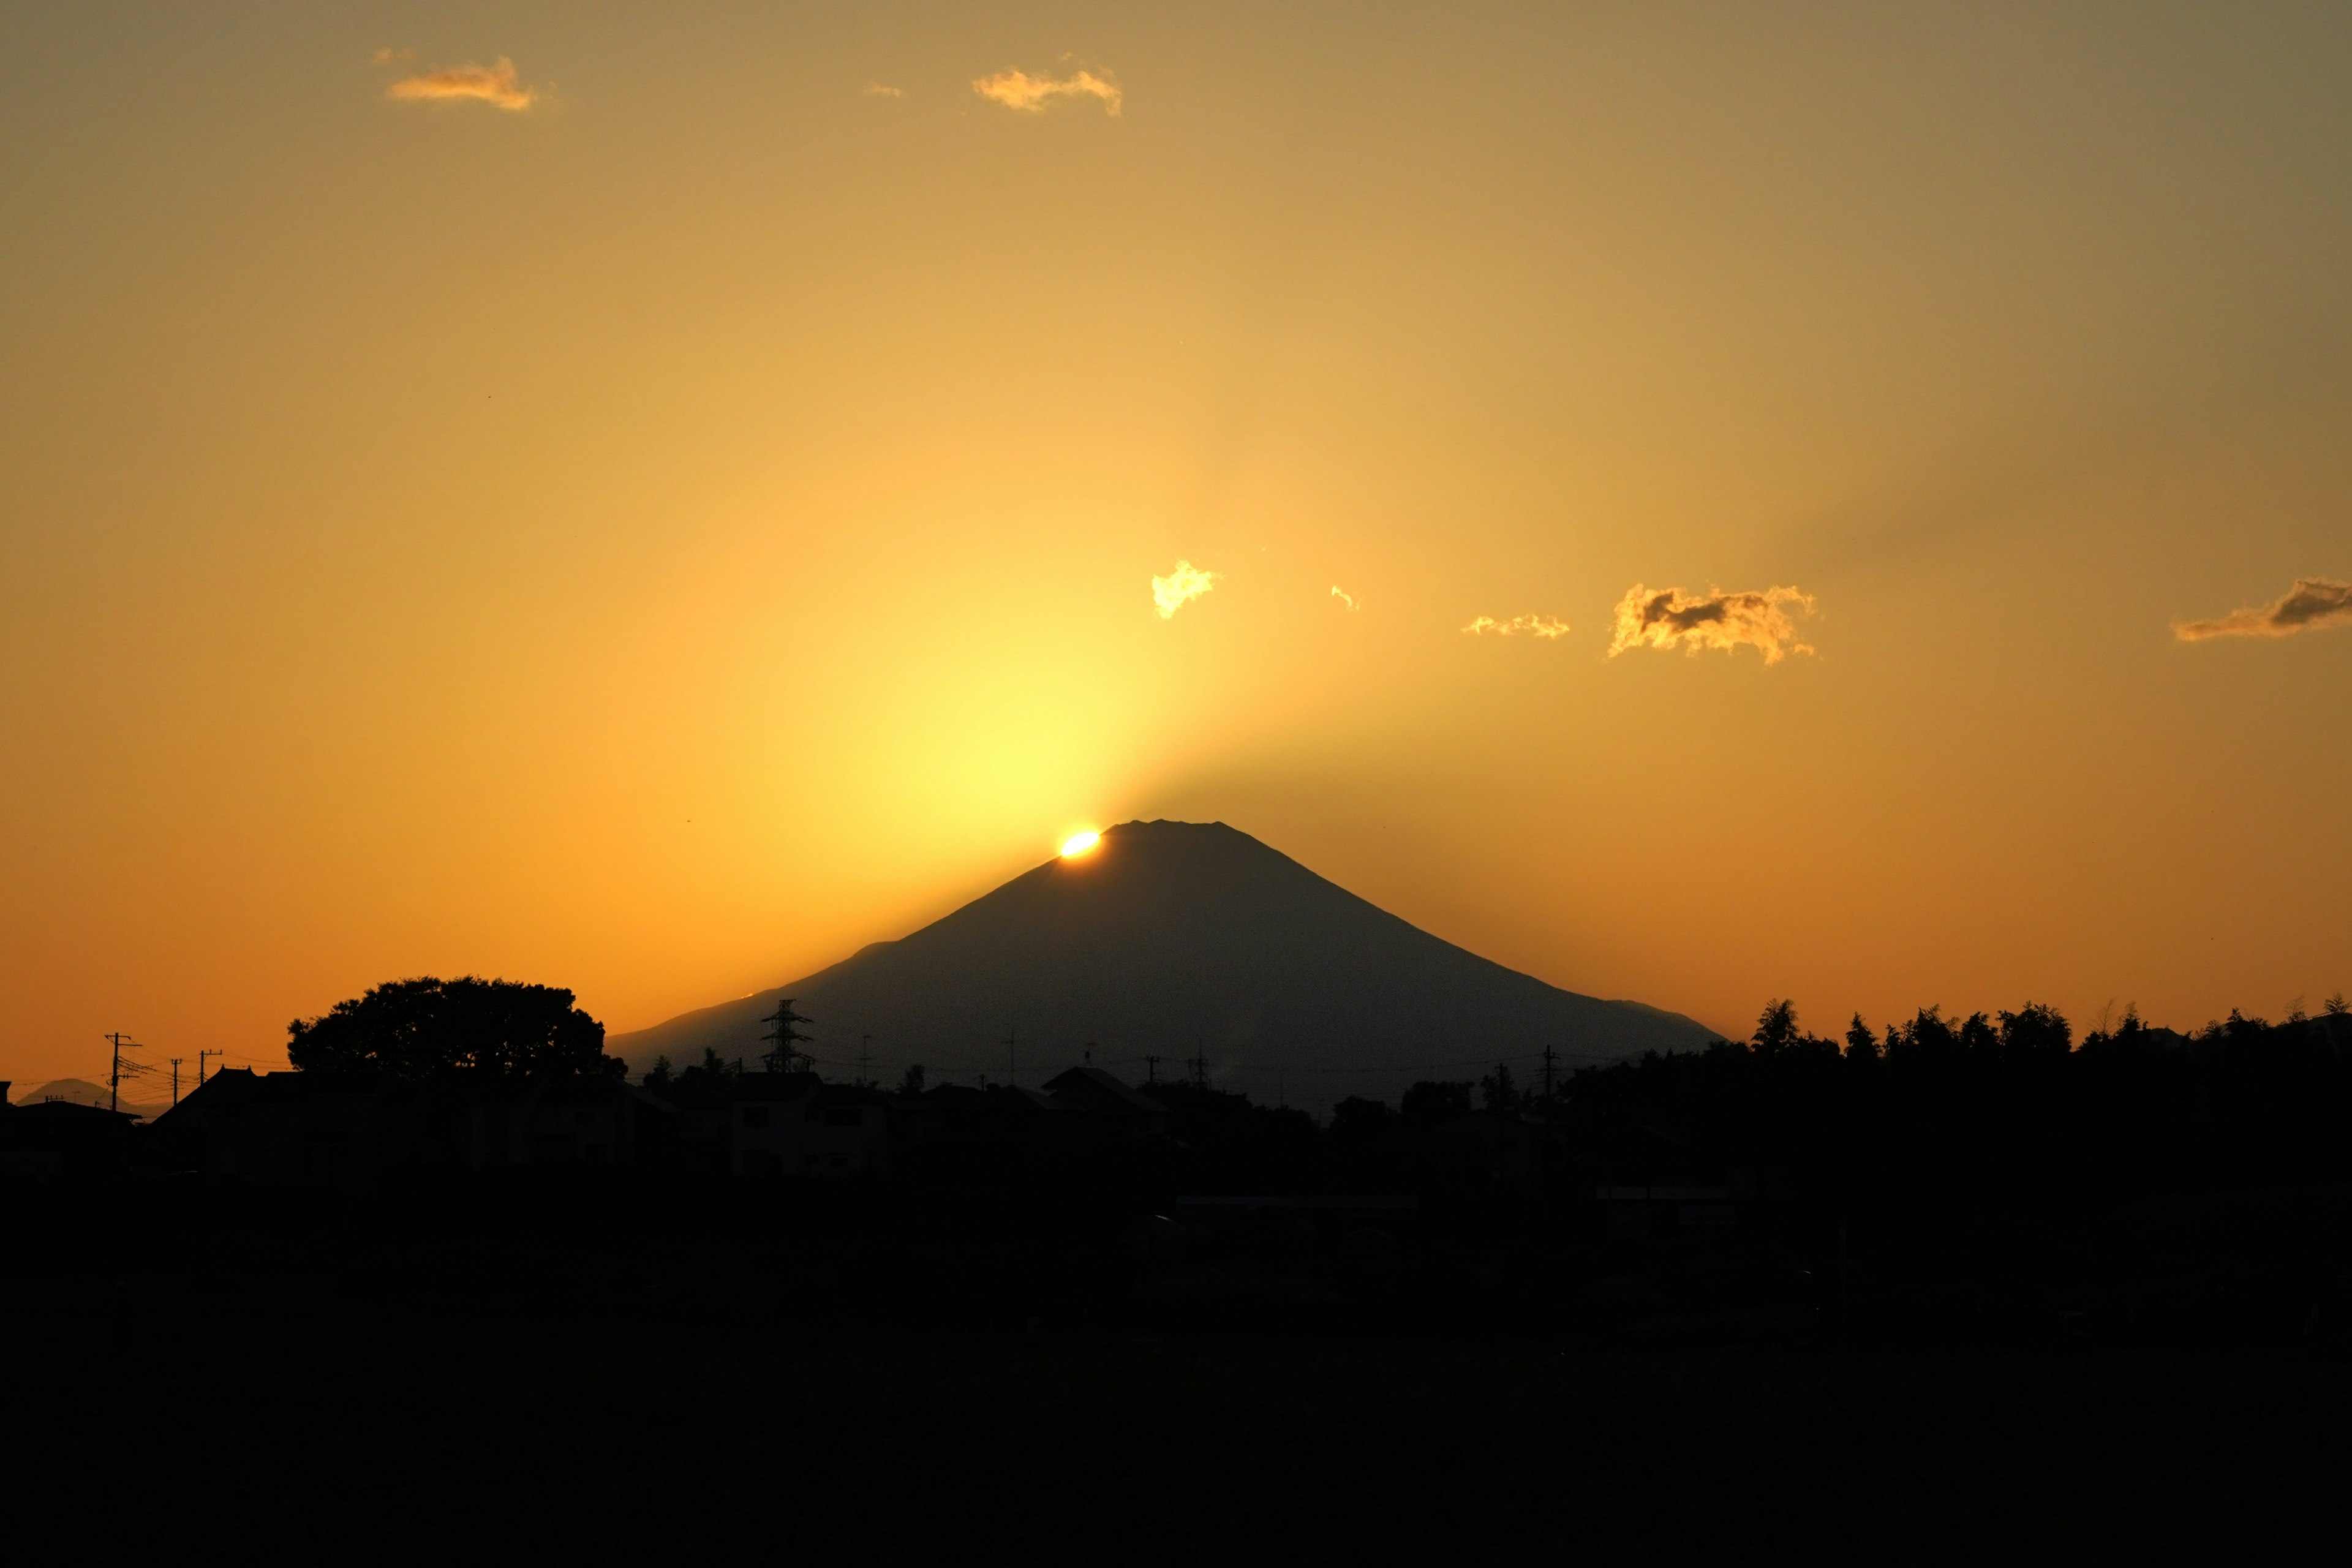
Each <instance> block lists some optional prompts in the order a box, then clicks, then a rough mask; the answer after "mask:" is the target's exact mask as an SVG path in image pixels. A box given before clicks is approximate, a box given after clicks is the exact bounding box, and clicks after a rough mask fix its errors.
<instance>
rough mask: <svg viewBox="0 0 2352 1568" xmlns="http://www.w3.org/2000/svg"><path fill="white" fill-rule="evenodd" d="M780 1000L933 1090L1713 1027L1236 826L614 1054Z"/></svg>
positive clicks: (1646, 1046)
mask: <svg viewBox="0 0 2352 1568" xmlns="http://www.w3.org/2000/svg"><path fill="white" fill-rule="evenodd" d="M782 996H790V997H792V998H793V1002H794V1005H795V1006H796V1007H797V1008H798V1009H799V1011H800V1012H802V1013H804V1014H806V1015H808V1016H809V1017H810V1018H811V1019H812V1020H813V1022H812V1024H811V1029H812V1032H813V1033H814V1036H815V1043H814V1045H813V1046H811V1047H809V1048H810V1049H811V1050H812V1051H813V1052H814V1054H815V1055H816V1056H817V1057H818V1058H820V1060H821V1061H823V1062H826V1063H829V1064H833V1065H836V1066H837V1065H840V1064H845V1063H848V1062H850V1061H852V1060H853V1059H854V1058H856V1056H857V1054H858V1052H859V1050H860V1048H861V1037H871V1044H870V1049H871V1052H872V1057H873V1061H874V1064H875V1068H874V1071H875V1076H877V1078H880V1077H884V1076H886V1075H887V1076H890V1077H894V1078H895V1076H896V1071H897V1069H898V1068H901V1067H903V1066H904V1065H905V1064H907V1063H908V1062H920V1063H922V1064H924V1066H925V1067H926V1068H927V1069H928V1071H929V1076H930V1080H931V1081H932V1082H934V1083H936V1082H940V1081H941V1080H942V1079H958V1078H960V1079H963V1080H965V1081H969V1080H970V1078H971V1076H974V1075H977V1074H981V1073H985V1074H986V1075H987V1076H988V1078H989V1079H990V1080H991V1081H993V1082H1002V1081H1003V1079H1004V1077H1005V1074H1006V1073H1007V1071H1008V1069H1009V1068H1010V1069H1012V1070H1015V1071H1017V1075H1018V1080H1019V1081H1020V1082H1023V1083H1026V1084H1033V1085H1034V1084H1037V1083H1042V1082H1043V1081H1044V1080H1045V1079H1046V1078H1047V1077H1048V1076H1050V1074H1052V1073H1053V1072H1055V1071H1058V1070H1060V1069H1061V1068H1065V1067H1068V1066H1071V1065H1074V1064H1076V1063H1077V1062H1078V1061H1079V1060H1080V1059H1081V1058H1082V1055H1083V1053H1084V1052H1085V1051H1086V1050H1087V1049H1088V1048H1089V1047H1091V1048H1092V1050H1093V1060H1094V1062H1095V1064H1096V1065H1097V1066H1107V1067H1112V1068H1118V1069H1121V1070H1124V1071H1126V1072H1127V1073H1128V1074H1129V1076H1132V1077H1134V1078H1138V1079H1140V1078H1143V1077H1145V1076H1146V1068H1145V1064H1144V1060H1143V1058H1146V1057H1147V1056H1157V1057H1160V1058H1162V1060H1163V1065H1162V1066H1161V1067H1160V1068H1159V1069H1158V1070H1159V1071H1160V1072H1162V1073H1165V1074H1175V1073H1180V1072H1181V1071H1182V1070H1183V1068H1182V1066H1181V1064H1182V1063H1183V1062H1184V1061H1186V1060H1189V1059H1190V1058H1192V1057H1193V1056H1195V1055H1196V1054H1199V1055H1202V1056H1204V1057H1205V1058H1206V1060H1207V1068H1208V1073H1209V1076H1210V1079H1211V1080H1212V1081H1213V1082H1216V1083H1218V1084H1219V1085H1221V1086H1222V1087H1226V1088H1233V1089H1243V1090H1245V1091H1247V1092H1249V1093H1251V1094H1252V1095H1253V1096H1255V1097H1257V1098H1260V1099H1271V1098H1273V1097H1275V1095H1276V1093H1277V1092H1278V1093H1280V1094H1281V1095H1283V1096H1284V1097H1286V1098H1287V1099H1290V1100H1295V1101H1303V1102H1310V1103H1311V1102H1328V1101H1329V1100H1337V1099H1340V1098H1343V1097H1344V1096H1347V1095H1349V1094H1369V1095H1384V1094H1393V1093H1394V1092H1395V1091H1397V1090H1398V1089H1402V1087H1403V1086H1404V1085H1405V1084H1407V1083H1410V1082H1411V1081H1412V1080H1413V1079H1421V1078H1445V1077H1452V1078H1455V1079H1463V1078H1471V1077H1475V1076H1477V1075H1478V1073H1479V1071H1480V1068H1481V1065H1482V1064H1483V1065H1484V1067H1485V1068H1486V1070H1488V1071H1491V1070H1492V1068H1493V1064H1494V1063H1495V1062H1496V1061H1497V1060H1500V1059H1503V1058H1525V1057H1527V1056H1528V1055H1530V1054H1532V1053H1537V1052H1540V1051H1542V1050H1544V1049H1545V1048H1546V1047H1550V1048H1552V1049H1555V1050H1557V1051H1558V1052H1559V1060H1560V1062H1561V1064H1562V1065H1563V1066H1583V1065H1590V1064H1592V1063H1595V1062H1601V1061H1614V1060H1619V1059H1622V1058H1626V1057H1629V1056H1635V1055H1639V1054H1640V1053H1641V1052H1643V1051H1646V1050H1660V1051H1664V1050H1673V1049H1684V1050H1690V1049H1696V1048H1698V1047H1704V1046H1705V1045H1706V1044H1707V1043H1708V1042H1709V1041H1711V1040H1713V1039H1715V1038H1717V1036H1716V1035H1715V1033H1714V1032H1713V1031H1712V1030H1710V1029H1708V1028H1706V1026H1703V1025H1700V1024H1698V1023H1697V1022H1696V1021H1694V1020H1692V1019H1690V1018H1686V1017H1684V1016H1681V1015H1680V1014H1676V1013H1668V1012H1664V1011H1661V1010H1660V1009H1658V1008H1654V1007H1649V1006H1644V1005H1642V1004H1640V1003H1636V1002H1604V1001H1601V1000H1598V999H1596V998H1594V997H1591V996H1580V995H1578V994H1576V993H1574V992H1570V991H1562V990H1559V989H1558V988H1557V987H1554V986H1550V985H1547V984H1544V983H1543V982H1542V981H1540V980H1537V979H1535V978H1533V977H1532V976H1529V975H1526V974H1521V973H1517V971H1515V970H1510V969H1506V968H1504V967H1503V966H1502V965H1501V964H1499V963H1492V962H1490V961H1489V960H1486V959H1484V958H1480V957H1479V956H1478V955H1477V954H1475V953H1473V952H1466V951H1465V950H1464V949H1462V948H1458V947H1455V946H1454V944H1453V943H1451V942H1444V941H1441V940H1440V939H1439V938H1437V937H1433V936H1432V935H1430V934H1429V933H1428V932H1426V931H1422V930H1420V929H1418V928H1416V927H1414V926H1412V925H1409V924H1407V923H1406V922H1405V921H1402V920H1399V919H1398V918H1397V917H1396V916H1394V915H1391V914H1390V913H1388V912H1387V911H1385V910H1381V909H1380V908H1378V907H1376V906H1374V905H1372V904H1370V903H1368V902H1366V901H1365V900H1362V899H1360V898H1358V897H1356V896H1355V895H1354V894H1353V893H1350V892H1349V891H1347V890H1346V889H1343V888H1340V887H1339V886H1337V885H1335V884H1333V883H1331V882H1328V881H1326V880H1324V879H1322V878H1320V877H1318V876H1317V875H1316V874H1315V873H1314V872H1312V871H1309V870H1308V869H1307V868H1305V867H1304V866H1301V865H1299V864H1298V863H1297V861H1295V860H1293V859H1291V858H1289V857H1288V856H1286V855H1284V854H1281V853H1280V852H1279V851H1277V850H1275V849H1273V848H1270V847H1267V846H1266V845H1265V844H1262V843H1260V842H1258V840H1256V839H1255V838H1253V837H1250V836H1249V835H1247V834H1245V833H1242V832H1238V831H1236V830H1235V829H1234V828H1231V827H1228V826H1225V825H1224V824H1223V823H1221V822H1217V823H1192V822H1129V823H1124V824H1122V825H1120V826H1117V827H1113V828H1111V829H1109V830H1108V831H1107V832H1105V833H1104V834H1103V836H1102V840H1101V842H1100V844H1099V845H1098V846H1097V847H1096V848H1095V849H1094V850H1093V851H1092V852H1091V853H1089V854H1087V855H1083V856H1079V857H1076V858H1055V859H1052V860H1048V861H1046V862H1045V864H1044V865H1042V866H1039V867H1036V868H1034V869H1032V870H1030V871H1027V872H1024V873H1023V874H1022V875H1021V876H1018V877H1016V878H1014V879H1013V880H1012V881H1010V882H1007V883H1005V884H1004V885H1003V887H1001V888H998V889H996V890H995V891H994V892H992V893H989V894H987V895H985V896H983V897H982V898H979V899H976V900H973V901H972V902H971V903H969V904H966V905H965V906H964V907H963V908H961V909H960V910H956V911H955V912H954V913H953V914H950V915H949V916H947V917H946V918H944V919H942V920H940V921H934V922H933V923H932V924H930V925H928V926H925V927H924V928H923V929H922V930H920V931H916V932H915V933H914V934H913V935H911V936H908V937H904V938H901V939H900V940H898V941H897V942H875V943H873V944H872V945H870V946H868V947H866V948H863V949H861V950H859V951H858V952H856V954H855V955H853V956H852V957H850V958H848V959H845V960H844V961H843V962H842V963H836V964H835V965H833V966H832V967H831V968H829V969H821V970H819V971H818V972H817V973H814V974H812V975H809V976H808V977H807V978H806V979H803V980H799V981H795V982H794V983H793V984H790V985H782V986H779V987H777V988H775V989H774V990H771V991H761V992H759V993H756V994H752V995H750V996H746V997H742V998H740V1000H737V1001H733V1002H725V1003H721V1004H719V1005H718V1006H715V1007H706V1008H703V1009H701V1010H699V1011H698V1012H693V1013H688V1014H685V1015H683V1016H679V1017H676V1018H673V1019H671V1020H669V1021H668V1022H667V1023H665V1024H659V1025H656V1026H654V1027H652V1028H650V1029H643V1030H639V1031H636V1032H635V1033H633V1034H626V1035H618V1036H615V1037H613V1039H612V1040H611V1041H610V1042H609V1043H608V1045H607V1047H606V1048H607V1049H608V1050H609V1051H611V1052H612V1053H613V1054H614V1055H616V1056H620V1057H622V1058H625V1059H626V1060H627V1061H628V1063H629V1065H630V1067H631V1068H632V1069H634V1070H637V1071H642V1070H644V1069H645V1068H646V1067H648V1066H650V1065H651V1064H652V1062H653V1060H654V1058H656V1055H660V1056H667V1058H669V1059H670V1061H671V1062H672V1063H673V1064H675V1065H677V1066H681V1067H682V1066H684V1065H686V1064H688V1063H689V1062H693V1061H698V1060H699V1059H701V1056H702V1053H703V1051H704V1050H705V1049H706V1048H709V1049H712V1050H716V1051H717V1052H718V1053H719V1056H720V1057H722V1058H727V1059H730V1060H732V1059H735V1058H742V1059H743V1060H744V1061H745V1062H746V1064H747V1065H751V1064H753V1063H754V1062H755V1060H756V1058H757V1057H758V1056H759V1054H760V1052H761V1049H762V1047H761V1040H760V1037H761V1033H762V1026H761V1021H760V1020H761V1016H762V1015H766V1014H771V1013H772V1012H773V1011H774V1010H775V1005H776V1000H777V998H779V997H782ZM1008 1035H1009V1036H1011V1037H1013V1039H1014V1040H1015V1042H1016V1043H1015V1045H1014V1046H1013V1048H1012V1049H1011V1051H1009V1052H1008V1049H1007V1047H1006V1046H1005V1044H1004V1042H1005V1040H1006V1038H1007V1037H1008ZM1016 1063H1017V1067H1015V1065H1014V1064H1016ZM1537 1067H1538V1064H1535V1063H1532V1062H1526V1061H1522V1062H1520V1063H1519V1064H1518V1065H1517V1067H1515V1068H1514V1071H1515V1075H1516V1076H1517V1078H1518V1079H1519V1080H1520V1081H1521V1082H1522V1083H1525V1082H1527V1081H1528V1079H1529V1078H1530V1077H1531V1076H1532V1073H1531V1069H1533V1068H1537Z"/></svg>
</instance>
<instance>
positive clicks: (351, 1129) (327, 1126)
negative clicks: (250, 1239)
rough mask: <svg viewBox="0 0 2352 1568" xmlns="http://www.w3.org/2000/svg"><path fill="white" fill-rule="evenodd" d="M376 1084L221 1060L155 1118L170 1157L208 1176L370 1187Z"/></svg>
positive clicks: (374, 1161) (208, 1178) (219, 1180)
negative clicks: (218, 1067) (221, 1065)
mask: <svg viewBox="0 0 2352 1568" xmlns="http://www.w3.org/2000/svg"><path fill="white" fill-rule="evenodd" d="M376 1099H377V1096H376V1092H375V1090H374V1089H373V1087H372V1086H369V1085H366V1084H359V1083H353V1082H351V1081H349V1080H343V1079H329V1078H322V1077H320V1075H319V1074H316V1073H299V1072H271V1073H261V1072H255V1071H253V1070H252V1069H251V1068H222V1069H221V1070H220V1071H218V1072H216V1073H215V1074H213V1075H212V1076H211V1077H210V1078H208V1079H205V1082H204V1084H203V1085H202V1086H201V1087H200V1088H198V1089H196V1090H195V1091H194V1093H191V1094H190V1095H188V1096H187V1097H186V1098H185V1099H184V1100H181V1101H180V1103H179V1104H178V1105H176V1106H173V1108H172V1109H171V1110H167V1111H165V1112H164V1113H163V1115H162V1116H160V1117H157V1118H156V1119H155V1131H156V1135H157V1137H158V1138H159V1139H160V1140H161V1141H162V1142H163V1144H164V1146H165V1147H166V1148H167V1149H169V1150H170V1151H171V1152H172V1156H173V1163H175V1164H178V1165H180V1166H181V1167H182V1168H183V1169H189V1170H194V1171H196V1172H198V1173H201V1174H202V1175H203V1176H204V1178H205V1180H206V1181H207V1182H214V1183H222V1184H235V1185H244V1184H252V1185H257V1186H268V1187H323V1188H333V1189H340V1190H343V1191H367V1190H370V1189H372V1188H373V1187H374V1185H375V1184H376V1173H377V1166H378V1160H377V1151H376V1148H375V1132H376V1115H375V1110H376Z"/></svg>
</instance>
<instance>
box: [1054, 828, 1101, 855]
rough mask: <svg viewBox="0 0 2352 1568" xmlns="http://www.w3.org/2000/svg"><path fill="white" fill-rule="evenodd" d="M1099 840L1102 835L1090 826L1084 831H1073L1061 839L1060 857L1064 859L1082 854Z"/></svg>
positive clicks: (1099, 841)
mask: <svg viewBox="0 0 2352 1568" xmlns="http://www.w3.org/2000/svg"><path fill="white" fill-rule="evenodd" d="M1101 842H1102V835H1101V834H1099V833H1097V832H1096V831H1095V830H1094V829H1093V828H1091V827H1089V828H1087V830H1086V831H1085V832H1084V833H1073V834H1071V835H1070V836H1069V837H1067V838H1065V839H1064V840H1062V858H1064V859H1068V858H1070V857H1071V856H1073V855H1083V854H1085V853H1086V852H1087V850H1089V849H1092V848H1093V847H1095V846H1096V845H1097V844H1099V843H1101Z"/></svg>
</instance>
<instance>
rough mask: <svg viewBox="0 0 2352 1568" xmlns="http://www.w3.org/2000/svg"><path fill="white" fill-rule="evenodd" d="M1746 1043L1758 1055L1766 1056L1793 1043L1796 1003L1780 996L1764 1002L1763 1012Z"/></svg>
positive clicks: (1795, 1036) (1795, 1035)
mask: <svg viewBox="0 0 2352 1568" xmlns="http://www.w3.org/2000/svg"><path fill="white" fill-rule="evenodd" d="M1796 1043H1797V1006H1796V1004H1795V1003H1793V1002H1790V1001H1788V1000H1787V999H1786V998H1782V997H1775V998H1774V999H1773V1000H1771V1001H1769V1002H1767V1003H1765V1004H1764V1011H1763V1013H1762V1014H1761V1015H1760V1016H1758V1018H1757V1020H1756V1032H1755V1033H1754V1034H1753V1035H1750V1036H1749V1037H1748V1046H1749V1047H1751V1048H1752V1049H1754V1050H1755V1051H1756V1052H1757V1053H1758V1054H1759V1055H1760V1056H1768V1057H1769V1056H1772V1055H1775V1054H1776V1053H1778V1052H1780V1051H1785V1050H1787V1049H1788V1048H1789V1047H1791V1046H1793V1045H1795V1044H1796Z"/></svg>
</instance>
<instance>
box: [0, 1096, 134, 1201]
mask: <svg viewBox="0 0 2352 1568" xmlns="http://www.w3.org/2000/svg"><path fill="white" fill-rule="evenodd" d="M138 1120H139V1119H138V1118H137V1117H135V1116H133V1115H131V1113H130V1112H129V1111H116V1110H105V1109H103V1108H101V1107H99V1106H94V1105H74V1104H70V1103H68V1102H67V1101H65V1100H47V1101H44V1102H42V1103H41V1104H38V1105H10V1104H9V1103H8V1085H7V1084H5V1083H0V1180H5V1181H10V1182H30V1183H35V1184H43V1185H46V1184H51V1183H58V1182H66V1183H83V1182H106V1181H112V1180H115V1179H117V1178H119V1177H121V1175H122V1174H123V1173H125V1172H126V1171H127V1170H128V1169H129V1168H130V1164H131V1139H132V1137H133V1134H132V1131H131V1129H132V1127H133V1125H134V1124H135V1123H136V1122H137V1121H138Z"/></svg>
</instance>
